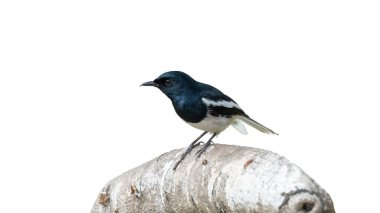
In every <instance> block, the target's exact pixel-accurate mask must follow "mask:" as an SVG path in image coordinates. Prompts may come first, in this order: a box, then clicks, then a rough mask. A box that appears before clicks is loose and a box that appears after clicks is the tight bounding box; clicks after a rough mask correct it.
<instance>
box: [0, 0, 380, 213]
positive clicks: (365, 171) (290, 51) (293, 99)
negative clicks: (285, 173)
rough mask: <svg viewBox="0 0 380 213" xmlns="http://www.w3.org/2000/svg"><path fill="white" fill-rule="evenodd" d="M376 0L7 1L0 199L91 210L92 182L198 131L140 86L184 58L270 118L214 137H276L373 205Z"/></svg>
mask: <svg viewBox="0 0 380 213" xmlns="http://www.w3.org/2000/svg"><path fill="white" fill-rule="evenodd" d="M379 11H380V8H379V5H378V4H376V3H375V1H372V2H371V1H264V2H262V1H260V2H256V1H255V2H253V1H220V0H218V1H187V2H183V1H134V2H132V1H129V2H126V1H94V0H92V1H78V0H75V1H59V2H58V1H6V0H5V1H1V3H0V30H1V33H0V37H1V38H0V102H1V103H0V165H1V168H0V173H1V174H0V201H1V204H2V206H1V212H89V211H90V209H91V207H92V204H93V203H94V201H95V199H96V197H97V195H98V192H99V190H100V189H101V187H102V186H103V185H104V184H105V183H106V182H108V181H109V180H111V179H112V178H114V177H116V176H117V175H119V174H121V173H123V172H124V171H126V170H128V169H131V168H133V167H135V166H138V165H140V164H142V163H144V162H146V161H148V160H150V159H152V158H154V157H156V156H158V155H160V154H162V153H164V152H167V151H170V150H172V149H177V148H181V147H185V146H187V145H188V144H189V142H191V141H192V140H193V139H194V138H195V137H197V136H198V135H199V134H200V133H201V131H200V130H196V129H193V128H192V127H190V126H188V125H187V124H186V123H184V122H182V121H181V120H180V119H179V118H178V117H177V115H176V114H175V112H174V110H173V108H172V106H171V103H170V101H169V99H167V98H166V97H165V96H164V95H163V94H162V93H161V92H160V91H159V90H157V89H156V88H145V87H144V88H143V87H139V85H140V84H141V83H143V82H145V81H148V80H153V79H154V78H155V77H157V76H158V75H160V74H161V73H162V72H165V71H169V70H182V71H185V72H187V73H188V74H190V75H191V76H193V77H194V78H195V79H197V80H199V81H202V82H206V83H209V84H212V85H214V86H215V87H217V88H219V89H220V90H222V91H223V92H225V93H227V94H228V95H229V96H231V97H233V98H234V99H235V101H237V102H238V103H239V105H240V106H241V107H242V108H243V109H244V110H245V111H246V112H247V113H248V114H249V115H250V116H251V117H252V118H254V119H255V120H257V121H259V122H261V123H263V124H265V125H267V126H268V127H270V128H271V129H273V130H275V131H276V132H278V133H279V134H280V135H279V136H270V135H265V134H262V133H260V132H258V131H256V130H254V129H252V128H249V129H248V130H249V134H248V135H247V136H244V135H241V134H240V133H238V132H237V131H235V130H234V129H232V128H229V129H227V131H225V132H224V133H223V134H221V135H220V136H219V137H218V138H217V139H215V141H216V142H217V143H226V144H234V145H241V146H252V147H259V148H264V149H269V150H271V151H275V152H277V153H279V154H281V155H284V156H285V157H287V158H288V159H290V160H291V161H292V162H294V163H296V164H297V165H299V166H301V167H302V168H303V169H304V170H305V171H306V172H307V173H308V174H309V175H311V176H312V177H313V178H314V179H315V180H316V181H317V182H318V183H319V184H320V185H321V186H322V187H323V188H324V189H325V190H327V191H328V192H329V194H330V195H331V197H332V199H333V201H334V203H335V208H336V210H337V212H344V213H347V212H374V211H376V209H377V203H378V198H379V195H378V192H379V189H380V187H379V180H380V175H379V174H378V172H379V163H380V157H379V148H378V146H379V142H380V140H379V139H380V137H379V134H378V132H379V119H380V116H379V109H380V104H379V103H378V101H379V91H380V86H379V80H380V78H379V77H378V73H379V71H380V69H379V68H380V66H379V59H380V51H379V50H380V42H379V40H380V39H379V38H380V32H379V26H380V23H379V22H380V21H379V20H380V15H379Z"/></svg>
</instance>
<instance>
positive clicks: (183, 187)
mask: <svg viewBox="0 0 380 213" xmlns="http://www.w3.org/2000/svg"><path fill="white" fill-rule="evenodd" d="M198 149H199V147H197V148H195V149H194V150H193V151H192V153H190V154H189V155H188V156H187V157H186V158H185V160H184V161H183V162H182V163H181V164H180V165H179V166H178V168H177V170H173V166H174V164H175V163H176V162H177V161H178V160H179V158H180V155H181V153H182V152H183V151H184V150H185V149H180V150H173V151H171V152H168V153H165V154H163V155H161V156H159V157H157V158H155V159H153V160H151V161H149V162H147V163H145V164H143V165H141V166H139V167H137V168H134V169H131V170H129V171H127V172H125V173H124V174H122V175H120V176H119V177H116V178H115V179H113V180H111V181H110V182H109V183H107V184H106V185H105V186H104V188H103V189H102V191H101V192H100V194H99V196H98V198H97V200H96V202H95V204H94V206H93V208H92V211H91V212H92V213H124V212H255V213H264V212H265V213H272V212H273V213H274V212H281V213H287V212H289V213H290V212H292V213H293V212H300V213H301V212H313V213H322V212H323V213H334V212H335V210H334V206H333V202H332V200H331V198H330V196H329V195H328V194H327V193H326V192H325V191H324V190H323V189H322V188H321V187H320V186H319V185H318V184H317V183H316V182H315V181H314V180H313V179H312V178H310V177H309V176H308V175H307V174H305V173H304V172H303V171H302V170H301V169H300V168H299V167H298V166H296V165H294V164H292V163H290V162H289V161H288V160H286V159H285V158H284V157H282V156H280V155H278V154H275V153H273V152H270V151H266V150H261V149H255V148H249V147H241V146H230V145H222V144H214V145H212V146H210V148H209V149H208V150H207V151H206V152H205V153H204V154H203V155H202V156H201V158H199V159H197V158H196V156H195V154H194V153H195V152H196V151H197V150H198Z"/></svg>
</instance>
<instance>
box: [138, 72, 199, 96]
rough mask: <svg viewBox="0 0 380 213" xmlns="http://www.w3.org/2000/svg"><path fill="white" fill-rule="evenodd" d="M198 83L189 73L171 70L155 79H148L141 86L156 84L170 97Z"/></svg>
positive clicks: (155, 85)
mask: <svg viewBox="0 0 380 213" xmlns="http://www.w3.org/2000/svg"><path fill="white" fill-rule="evenodd" d="M194 83H196V81H195V80H194V79H193V78H191V77H190V76H189V75H188V74H186V73H184V72H181V71H169V72H165V73H163V74H162V75H160V76H158V78H156V79H155V80H154V81H148V82H145V83H143V84H141V85H140V86H154V87H157V88H158V89H160V90H161V91H162V92H163V93H164V94H165V95H167V96H168V97H169V98H173V97H174V96H176V95H179V94H180V93H181V92H182V91H183V90H184V89H187V88H190V87H192V86H193V85H194Z"/></svg>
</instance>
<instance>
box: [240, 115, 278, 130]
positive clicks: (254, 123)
mask: <svg viewBox="0 0 380 213" xmlns="http://www.w3.org/2000/svg"><path fill="white" fill-rule="evenodd" d="M237 118H238V119H239V120H242V121H244V123H246V124H248V125H250V126H251V127H253V128H255V129H257V130H259V131H260V132H263V133H267V134H273V135H278V134H277V133H275V132H274V131H273V130H271V129H269V128H268V127H266V126H264V125H262V124H260V123H259V122H257V121H255V120H252V119H251V118H249V117H245V116H238V117H237Z"/></svg>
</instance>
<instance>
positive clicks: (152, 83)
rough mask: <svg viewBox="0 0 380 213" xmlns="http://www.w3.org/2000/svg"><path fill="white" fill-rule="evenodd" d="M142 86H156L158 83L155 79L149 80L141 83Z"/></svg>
mask: <svg viewBox="0 0 380 213" xmlns="http://www.w3.org/2000/svg"><path fill="white" fill-rule="evenodd" d="M140 86H154V87H157V86H158V84H157V83H155V82H154V81H148V82H145V83H143V84H141V85H140Z"/></svg>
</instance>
